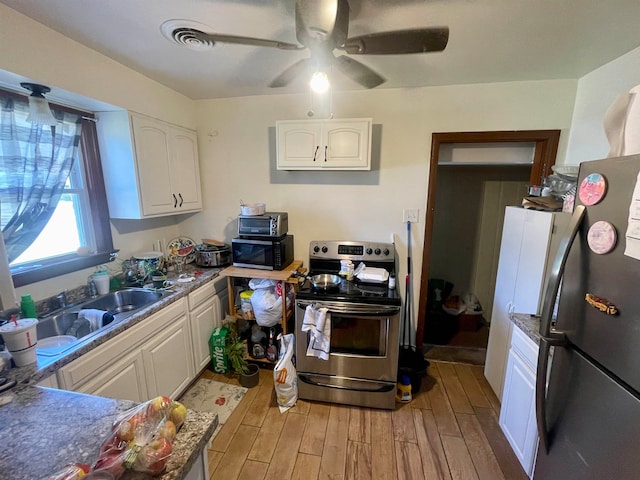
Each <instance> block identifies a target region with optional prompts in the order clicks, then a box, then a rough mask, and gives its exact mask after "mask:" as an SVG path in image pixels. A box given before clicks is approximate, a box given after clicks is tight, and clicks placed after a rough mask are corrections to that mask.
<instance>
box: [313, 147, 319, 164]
mask: <svg viewBox="0 0 640 480" xmlns="http://www.w3.org/2000/svg"><path fill="white" fill-rule="evenodd" d="M319 148H320V145H316V151H315V152H313V161H314V162H315V161H316V155H318V149H319Z"/></svg>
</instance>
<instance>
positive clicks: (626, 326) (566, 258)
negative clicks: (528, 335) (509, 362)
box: [534, 155, 640, 480]
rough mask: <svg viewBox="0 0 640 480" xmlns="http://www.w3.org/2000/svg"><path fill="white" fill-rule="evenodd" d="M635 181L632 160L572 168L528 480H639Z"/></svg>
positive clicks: (546, 317) (639, 240)
mask: <svg viewBox="0 0 640 480" xmlns="http://www.w3.org/2000/svg"><path fill="white" fill-rule="evenodd" d="M639 172H640V155H634V156H628V157H620V158H612V159H605V160H597V161H592V162H584V163H582V164H581V166H580V174H579V178H578V182H577V186H578V193H577V194H576V201H575V205H576V206H575V208H574V214H573V217H572V221H571V225H570V227H569V230H570V232H569V233H568V235H567V236H566V237H565V238H564V240H562V242H561V243H562V245H561V250H560V252H559V253H558V256H557V257H556V260H555V263H554V265H553V268H552V273H551V275H550V280H549V283H548V289H547V291H546V295H545V303H544V305H543V311H542V319H541V327H540V333H541V336H542V339H541V341H540V353H539V358H538V372H537V385H536V410H537V412H536V413H537V423H538V434H539V437H540V444H539V448H538V455H537V459H536V465H535V470H534V479H535V480H546V479H553V480H556V479H580V480H588V479H594V480H595V479H597V480H604V479H607V480H608V479H616V480H624V479H638V478H640V260H639V259H638V258H640V185H639V184H640V179H639V177H638V174H639ZM560 280H561V283H562V288H561V289H560V296H559V301H558V304H557V318H556V319H555V321H553V318H552V316H553V311H554V305H555V299H556V295H557V292H558V284H559V283H560ZM549 353H551V355H549ZM547 379H548V382H545V380H547ZM545 383H547V385H545Z"/></svg>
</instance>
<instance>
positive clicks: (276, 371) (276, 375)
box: [273, 333, 298, 413]
mask: <svg viewBox="0 0 640 480" xmlns="http://www.w3.org/2000/svg"><path fill="white" fill-rule="evenodd" d="M278 340H279V341H280V355H279V357H278V363H276V365H275V367H273V386H274V388H275V390H276V400H277V401H278V407H279V408H280V413H284V412H286V411H287V410H289V409H290V408H291V407H293V406H294V405H295V404H296V402H297V401H298V375H297V373H296V367H295V366H294V365H293V354H294V344H293V341H294V340H293V333H288V334H287V335H282V334H280V335H278Z"/></svg>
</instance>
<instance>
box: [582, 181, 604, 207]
mask: <svg viewBox="0 0 640 480" xmlns="http://www.w3.org/2000/svg"><path fill="white" fill-rule="evenodd" d="M605 193H607V181H606V180H605V178H604V177H603V176H602V175H601V174H599V173H591V174H589V175H587V176H586V177H585V178H584V180H582V183H581V184H580V188H579V189H578V196H579V197H580V201H581V202H582V203H583V204H584V205H595V204H596V203H598V202H599V201H600V200H602V198H603V197H604V194H605Z"/></svg>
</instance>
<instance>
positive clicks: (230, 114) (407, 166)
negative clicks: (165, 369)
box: [0, 4, 576, 320]
mask: <svg viewBox="0 0 640 480" xmlns="http://www.w3.org/2000/svg"><path fill="white" fill-rule="evenodd" d="M0 69H2V70H5V71H8V72H13V73H14V74H17V75H18V76H22V77H25V78H28V79H30V80H33V81H36V82H41V83H45V84H47V85H50V86H51V87H52V88H53V89H54V91H53V92H52V94H53V93H55V90H56V89H64V90H66V91H69V92H74V93H77V94H79V95H83V96H85V97H89V98H94V99H97V100H100V101H102V102H106V103H108V104H111V105H114V106H117V107H120V108H126V109H131V110H134V111H138V112H141V113H145V114H148V115H151V116H155V117H159V118H162V119H164V120H167V121H171V122H174V123H177V124H182V125H184V126H187V127H193V126H197V129H198V136H199V140H198V143H199V148H200V156H201V173H202V187H203V192H204V193H203V195H204V201H205V211H204V212H203V213H200V214H197V215H194V216H192V217H189V218H187V219H184V220H182V219H178V221H181V223H180V224H178V225H174V224H172V223H171V220H164V221H154V222H138V223H136V222H132V223H127V222H112V231H113V234H114V243H115V246H116V248H121V250H122V252H121V253H122V256H125V257H126V256H128V255H131V254H132V253H134V252H136V251H140V250H147V249H148V248H149V246H150V245H151V243H152V242H153V240H155V239H157V238H167V239H168V238H170V237H171V236H172V235H173V234H175V233H177V232H178V231H179V233H180V234H183V235H185V234H186V235H190V236H192V237H193V238H194V239H196V240H197V241H199V239H200V238H202V237H205V236H206V237H214V238H219V239H224V240H226V241H229V240H230V239H231V238H232V237H233V236H234V235H235V232H234V228H235V223H233V221H234V218H235V216H236V215H237V214H238V210H239V209H238V204H239V203H240V200H241V199H242V200H244V201H245V202H252V201H264V202H266V203H267V206H268V208H269V209H271V210H285V211H288V212H289V213H290V230H291V231H292V232H293V233H294V234H295V237H296V245H295V249H296V257H298V258H300V259H303V260H306V259H307V248H308V244H309V241H310V240H312V239H323V238H324V239H352V238H357V239H362V240H378V241H388V240H389V239H390V236H391V234H394V235H395V238H396V241H397V247H398V253H399V256H400V258H401V259H402V261H401V262H400V274H401V276H404V273H405V264H406V262H405V259H406V254H407V241H406V228H405V225H404V224H403V223H402V209H403V208H407V207H409V208H419V209H420V223H419V224H417V225H415V226H414V230H413V236H412V243H413V246H414V248H413V266H414V269H413V271H414V272H416V274H415V277H416V278H415V280H414V282H413V285H414V292H413V293H414V299H415V298H416V297H417V295H418V289H419V282H420V278H419V273H420V265H421V261H422V244H423V233H424V213H425V203H426V188H427V182H428V165H429V151H430V143H431V134H432V133H433V132H452V131H488V130H529V129H547V128H549V129H555V128H558V129H561V130H562V132H563V133H562V137H561V144H560V151H559V158H563V157H564V153H565V151H566V144H567V133H568V129H569V127H570V121H571V115H572V111H573V104H574V99H575V98H574V97H575V89H576V81H573V80H560V81H548V82H544V81H541V82H517V83H500V84H486V85H464V86H446V87H434V88H416V89H381V90H372V91H358V92H348V93H342V94H335V96H334V101H333V105H334V113H335V115H336V117H342V118H345V117H371V118H373V123H374V150H375V152H377V153H376V156H375V160H374V162H375V163H374V165H375V168H374V170H373V171H372V172H347V173H329V174H324V173H319V172H310V173H304V174H301V173H300V172H277V171H276V170H275V166H274V162H275V158H274V155H275V144H274V143H273V140H274V137H273V136H274V134H275V131H274V126H275V121H276V120H280V119H302V118H305V115H306V113H307V111H308V109H309V105H308V103H309V97H308V96H307V95H274V96H256V97H246V98H231V99H220V100H203V101H197V102H194V101H191V100H190V99H188V98H186V97H184V96H182V95H180V94H178V93H176V92H174V91H172V90H170V89H168V88H166V87H163V86H162V85H160V84H158V83H157V82H154V81H152V80H150V79H148V78H146V77H144V76H143V75H141V74H139V73H137V72H135V71H133V70H130V69H129V68H127V67H125V66H123V65H121V64H118V63H116V62H114V61H113V60H111V59H109V58H107V57H105V56H103V55H101V54H98V53H97V52H95V51H93V50H91V49H89V48H86V47H84V46H82V45H80V44H78V43H76V42H73V41H72V40H70V39H68V38H66V37H64V36H62V35H60V34H58V33H56V32H54V31H53V30H50V29H48V28H46V27H44V26H42V25H41V24H38V23H36V22H34V21H32V20H30V19H28V18H27V17H25V16H23V15H21V14H19V13H17V12H15V11H14V10H11V9H9V8H7V7H6V6H4V5H1V4H0ZM86 275H87V272H86V271H84V272H78V273H76V274H71V275H67V276H64V277H59V278H56V279H53V280H49V281H45V282H40V283H38V284H34V285H29V286H28V287H23V288H20V289H18V292H17V293H18V294H21V293H26V292H30V293H32V294H34V297H35V298H36V299H38V298H42V297H44V296H48V295H52V294H54V293H57V292H58V291H60V290H61V289H62V288H64V287H65V286H69V287H73V286H75V285H77V284H79V283H83V282H84V281H86ZM414 312H417V301H415V305H414ZM414 320H415V319H414Z"/></svg>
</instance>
